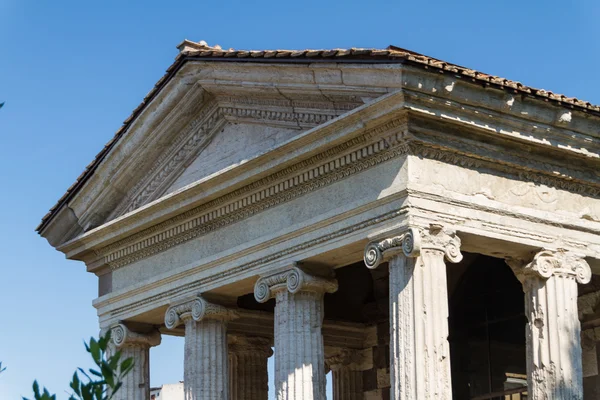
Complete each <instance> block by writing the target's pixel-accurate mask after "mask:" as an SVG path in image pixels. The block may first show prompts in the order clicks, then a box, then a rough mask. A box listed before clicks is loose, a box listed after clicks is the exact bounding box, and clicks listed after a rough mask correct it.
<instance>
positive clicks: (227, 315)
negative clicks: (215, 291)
mask: <svg viewBox="0 0 600 400" xmlns="http://www.w3.org/2000/svg"><path fill="white" fill-rule="evenodd" d="M237 317H238V315H237V313H236V312H235V311H233V310H230V309H228V308H226V307H223V306H220V305H218V304H213V303H210V302H208V301H206V300H205V299H203V298H202V297H200V296H198V297H196V298H194V299H191V300H187V301H185V302H182V303H178V304H175V305H173V306H171V307H169V309H168V310H167V312H166V314H165V325H166V327H167V328H168V329H174V328H176V327H178V326H179V325H181V324H182V323H183V322H185V321H186V320H188V319H193V320H194V321H203V320H207V319H210V320H217V321H230V320H232V319H235V318H237Z"/></svg>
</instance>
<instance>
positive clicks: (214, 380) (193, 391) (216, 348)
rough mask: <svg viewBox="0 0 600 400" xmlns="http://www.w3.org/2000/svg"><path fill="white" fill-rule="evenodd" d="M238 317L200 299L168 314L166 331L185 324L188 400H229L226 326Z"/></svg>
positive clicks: (184, 304)
mask: <svg viewBox="0 0 600 400" xmlns="http://www.w3.org/2000/svg"><path fill="white" fill-rule="evenodd" d="M235 317H236V314H235V313H234V312H232V311H230V310H228V309H226V308H225V307H222V306H219V305H216V304H213V303H209V302H208V301H206V300H204V299H203V298H201V297H197V298H194V299H191V300H187V301H184V302H181V303H178V304H175V305H173V306H171V307H170V308H169V309H168V310H167V313H166V315H165V325H166V326H167V328H170V329H172V328H175V327H177V326H178V325H179V324H181V323H182V322H183V323H184V324H185V351H184V365H183V369H184V372H183V375H184V378H183V380H184V393H185V400H222V399H227V398H229V356H228V348H227V322H228V321H229V320H231V319H233V318H235Z"/></svg>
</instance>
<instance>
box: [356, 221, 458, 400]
mask: <svg viewBox="0 0 600 400" xmlns="http://www.w3.org/2000/svg"><path fill="white" fill-rule="evenodd" d="M460 244H461V242H460V239H459V238H458V237H457V236H456V234H455V232H454V231H453V230H450V229H445V228H444V227H443V226H441V225H437V224H431V225H430V226H429V228H409V229H408V230H407V231H405V232H404V233H402V234H400V235H398V236H394V237H391V238H387V239H384V240H380V241H375V242H371V243H369V244H368V245H367V247H366V249H365V256H364V260H365V264H366V265H367V267H369V268H377V267H378V266H379V265H380V264H381V263H382V262H383V261H386V260H389V271H390V360H391V361H390V362H391V366H390V381H391V382H390V383H391V389H390V395H391V398H392V399H396V400H398V399H403V400H404V399H407V400H408V399H410V400H414V399H419V400H425V399H442V400H447V399H451V398H452V384H451V376H450V348H449V345H448V289H447V285H446V264H445V263H444V258H446V259H447V260H448V261H450V262H454V263H456V262H459V261H460V260H462V254H461V253H460Z"/></svg>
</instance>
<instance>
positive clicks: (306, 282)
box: [254, 266, 338, 303]
mask: <svg viewBox="0 0 600 400" xmlns="http://www.w3.org/2000/svg"><path fill="white" fill-rule="evenodd" d="M337 288H338V284H337V280H335V279H327V278H323V277H320V276H314V275H310V274H308V273H306V272H304V271H303V270H302V269H300V268H299V267H296V266H294V267H292V268H291V269H289V270H287V271H285V272H280V273H277V274H273V275H269V276H265V277H262V278H260V279H259V280H258V281H256V284H255V285H254V298H255V299H256V301H258V302H259V303H264V302H266V301H268V300H269V299H270V298H271V297H273V296H274V295H275V293H277V292H279V291H282V290H287V291H289V292H290V293H292V294H294V293H298V292H301V291H303V292H319V293H334V292H335V291H337Z"/></svg>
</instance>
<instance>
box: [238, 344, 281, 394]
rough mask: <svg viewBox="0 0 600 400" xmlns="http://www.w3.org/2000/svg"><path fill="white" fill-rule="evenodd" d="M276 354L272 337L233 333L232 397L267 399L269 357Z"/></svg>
mask: <svg viewBox="0 0 600 400" xmlns="http://www.w3.org/2000/svg"><path fill="white" fill-rule="evenodd" d="M272 355H273V350H272V349H271V343H270V341H269V339H266V338H261V337H248V336H241V335H230V336H229V388H230V394H231V400H267V399H268V398H269V374H268V371H267V360H268V359H269V357H271V356H272Z"/></svg>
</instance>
